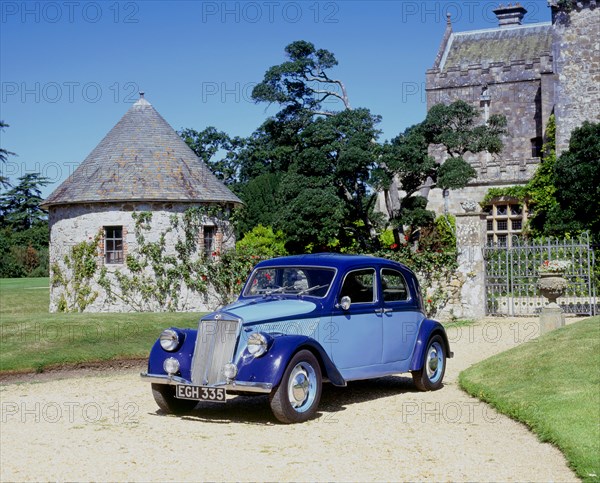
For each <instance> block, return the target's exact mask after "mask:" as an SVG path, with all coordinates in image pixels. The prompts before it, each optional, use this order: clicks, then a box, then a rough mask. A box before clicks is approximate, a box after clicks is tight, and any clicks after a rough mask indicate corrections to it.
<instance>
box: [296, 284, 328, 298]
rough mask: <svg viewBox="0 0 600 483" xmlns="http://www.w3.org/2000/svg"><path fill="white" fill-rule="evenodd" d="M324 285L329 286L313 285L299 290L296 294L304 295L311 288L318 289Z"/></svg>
mask: <svg viewBox="0 0 600 483" xmlns="http://www.w3.org/2000/svg"><path fill="white" fill-rule="evenodd" d="M325 287H329V284H326V285H315V286H314V287H309V288H305V289H304V290H300V292H298V295H304V294H305V293H309V292H312V291H313V290H318V289H320V288H325Z"/></svg>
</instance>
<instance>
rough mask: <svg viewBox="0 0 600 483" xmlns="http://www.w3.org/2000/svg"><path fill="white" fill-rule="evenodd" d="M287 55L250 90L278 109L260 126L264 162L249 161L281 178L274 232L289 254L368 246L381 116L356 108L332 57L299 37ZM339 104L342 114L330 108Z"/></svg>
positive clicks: (372, 237) (261, 100)
mask: <svg viewBox="0 0 600 483" xmlns="http://www.w3.org/2000/svg"><path fill="white" fill-rule="evenodd" d="M285 54H286V56H287V60H286V61H285V62H283V63H281V64H279V65H276V66H273V67H271V68H270V69H268V70H267V72H266V73H265V75H264V78H263V80H262V82H260V83H259V84H258V85H257V86H256V87H255V88H254V90H253V92H252V97H253V99H254V100H255V101H257V102H268V103H276V104H278V105H279V106H280V107H281V109H280V111H279V112H278V113H277V114H276V115H275V116H274V117H273V118H271V119H270V120H268V121H267V122H266V123H265V124H264V125H263V130H262V134H264V135H265V136H264V137H262V140H263V141H266V142H263V143H262V144H261V145H260V147H261V149H260V150H259V151H258V152H259V158H260V157H262V159H263V162H262V163H261V162H258V163H254V164H252V163H251V164H250V165H251V166H252V167H253V169H256V168H259V170H258V172H259V174H262V173H264V170H274V171H273V172H280V173H282V176H281V181H280V185H279V189H278V191H277V197H278V198H279V200H280V202H279V203H278V204H277V205H276V206H277V209H278V210H279V212H278V214H277V216H276V217H274V220H275V228H278V229H282V230H283V231H284V233H285V234H286V236H287V238H288V241H289V243H290V246H289V248H290V250H291V251H304V250H307V249H310V247H312V248H313V249H323V248H326V247H329V248H331V247H337V248H338V249H341V248H344V247H349V246H352V245H354V246H356V247H360V248H362V249H366V248H368V247H369V246H370V243H371V240H373V239H376V237H375V236H374V231H373V227H372V223H371V219H370V216H369V214H370V212H371V211H372V208H373V205H374V201H375V196H374V195H373V193H372V191H370V190H369V186H368V182H369V178H370V171H371V169H372V168H373V166H374V164H375V162H376V159H377V155H378V149H379V147H378V144H377V142H376V140H377V137H378V136H379V133H380V132H379V130H378V129H377V128H376V125H377V123H378V122H379V121H380V118H379V116H374V115H372V114H371V113H370V112H369V111H368V110H367V109H356V110H353V109H351V106H350V101H349V97H348V93H347V89H346V86H345V85H344V83H343V82H342V81H341V80H339V79H336V78H334V77H333V75H332V73H331V71H332V69H333V68H334V67H335V66H336V65H337V64H338V61H337V59H336V58H335V56H334V54H333V53H331V52H329V51H328V50H324V49H317V48H316V47H315V46H314V45H313V44H312V43H310V42H306V41H303V40H300V41H296V42H292V43H291V44H289V45H288V46H287V47H286V48H285ZM336 102H337V110H336V109H330V108H329V106H333V105H335V103H336ZM265 148H267V149H265ZM265 154H267V156H265ZM252 157H253V158H254V159H256V156H252ZM249 158H251V157H249ZM249 158H247V159H249ZM264 160H268V161H267V162H265V161H264ZM242 171H246V170H245V169H244V168H242ZM246 172H248V171H246ZM249 203H251V201H249Z"/></svg>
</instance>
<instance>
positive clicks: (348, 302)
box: [338, 295, 352, 310]
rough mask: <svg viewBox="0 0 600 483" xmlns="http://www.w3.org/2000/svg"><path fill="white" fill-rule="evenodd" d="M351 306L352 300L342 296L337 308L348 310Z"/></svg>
mask: <svg viewBox="0 0 600 483" xmlns="http://www.w3.org/2000/svg"><path fill="white" fill-rule="evenodd" d="M351 304H352V300H351V299H350V297H348V296H347V295H344V296H343V297H342V299H341V300H340V303H339V304H338V307H340V308H341V309H342V310H348V309H349V308H350V305H351Z"/></svg>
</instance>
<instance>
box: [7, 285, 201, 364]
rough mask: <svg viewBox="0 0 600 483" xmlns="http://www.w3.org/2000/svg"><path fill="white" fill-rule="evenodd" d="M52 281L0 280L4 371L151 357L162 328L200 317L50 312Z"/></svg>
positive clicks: (193, 322)
mask: <svg viewBox="0 0 600 483" xmlns="http://www.w3.org/2000/svg"><path fill="white" fill-rule="evenodd" d="M48 301H49V290H48V278H29V279H0V372H29V371H37V372H42V371H43V370H44V369H46V368H49V367H53V366H63V365H71V364H80V363H88V362H99V361H108V360H117V359H136V358H145V357H147V356H148V354H149V352H150V348H151V347H152V344H153V343H154V341H155V340H156V338H157V337H158V335H159V334H160V332H161V331H162V329H164V328H167V327H170V326H176V327H194V326H196V325H197V323H198V319H199V317H200V315H201V314H199V313H192V312H187V313H171V312H167V313H118V314H116V313H110V314H108V313H101V314H87V313H83V314H50V313H48Z"/></svg>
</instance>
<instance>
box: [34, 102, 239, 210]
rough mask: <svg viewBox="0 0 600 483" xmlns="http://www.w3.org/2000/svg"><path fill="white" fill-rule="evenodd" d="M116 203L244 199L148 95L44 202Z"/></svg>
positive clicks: (237, 200) (236, 201)
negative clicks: (194, 148) (211, 168)
mask: <svg viewBox="0 0 600 483" xmlns="http://www.w3.org/2000/svg"><path fill="white" fill-rule="evenodd" d="M111 201H115V202H121V201H173V202H230V203H241V201H240V199H239V198H238V197H237V196H235V195H234V194H233V193H232V192H231V191H230V190H229V189H228V188H227V187H226V186H225V185H224V184H223V183H222V182H221V181H219V180H218V179H217V178H216V177H215V176H214V175H213V174H212V173H211V172H210V170H209V169H208V168H207V166H206V165H205V164H204V163H203V162H202V161H201V160H200V159H199V158H198V157H197V156H196V154H195V153H194V152H193V151H192V150H191V149H190V148H189V146H188V145H187V144H185V142H184V141H183V140H182V139H181V138H180V137H179V135H178V134H177V133H176V132H175V131H174V130H173V128H172V127H171V126H170V125H169V124H168V123H167V121H165V120H164V119H163V118H162V116H161V115H160V114H159V113H158V112H157V111H156V110H155V109H154V107H152V105H151V104H150V103H149V102H148V101H147V100H146V99H144V98H143V95H142V96H141V97H140V99H139V100H138V101H137V102H136V103H135V104H133V106H131V108H130V109H129V110H128V111H127V112H126V113H125V115H124V116H123V117H122V118H121V120H120V121H119V122H118V123H117V124H116V125H115V127H113V128H112V130H111V131H110V132H109V133H108V134H107V135H106V137H105V138H104V139H103V140H102V141H100V144H98V146H96V148H95V149H94V150H93V151H92V152H91V153H90V154H89V155H88V157H87V158H85V160H84V161H83V162H82V163H81V164H80V165H79V167H78V168H77V169H76V170H75V171H74V172H73V174H72V175H71V176H69V178H68V179H67V180H66V181H64V182H63V183H62V184H61V185H60V186H59V187H58V188H57V189H56V190H54V192H53V193H52V194H51V195H50V196H49V197H48V198H47V199H46V200H45V201H44V203H43V206H44V207H46V208H47V207H50V206H54V205H64V204H71V203H95V202H111Z"/></svg>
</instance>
